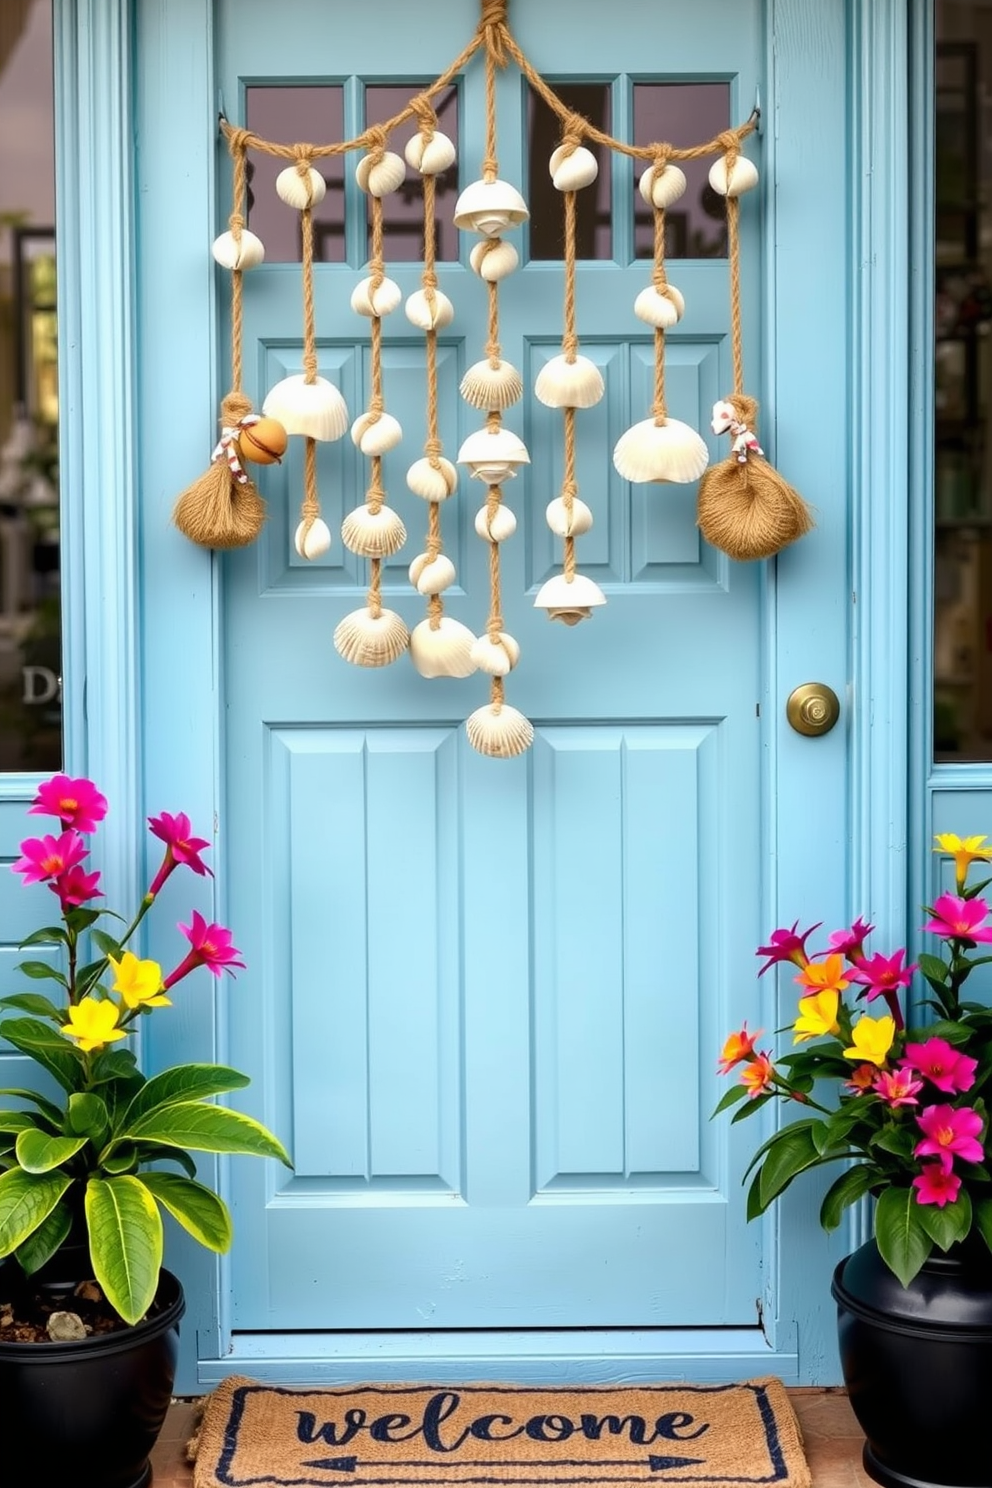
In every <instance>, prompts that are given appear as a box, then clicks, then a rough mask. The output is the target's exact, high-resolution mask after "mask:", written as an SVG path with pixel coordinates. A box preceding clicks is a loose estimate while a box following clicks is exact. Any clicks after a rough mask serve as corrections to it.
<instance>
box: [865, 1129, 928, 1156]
mask: <svg viewBox="0 0 992 1488" xmlns="http://www.w3.org/2000/svg"><path fill="white" fill-rule="evenodd" d="M917 1140H918V1139H917V1138H916V1137H914V1136H913V1133H912V1132H911V1131H910V1130H909V1129H908V1127H905V1126H883V1128H882V1130H881V1131H880V1132H879V1133H878V1134H877V1136H874V1137H872V1139H871V1145H872V1146H873V1147H879V1148H881V1150H882V1151H883V1152H891V1153H893V1155H894V1156H895V1157H906V1158H909V1157H912V1155H913V1148H914V1147H915V1146H916V1142H917Z"/></svg>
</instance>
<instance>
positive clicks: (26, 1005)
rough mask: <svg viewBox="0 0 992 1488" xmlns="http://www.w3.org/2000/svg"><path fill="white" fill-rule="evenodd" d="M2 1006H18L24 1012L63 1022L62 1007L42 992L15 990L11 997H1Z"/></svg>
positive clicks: (55, 1021)
mask: <svg viewBox="0 0 992 1488" xmlns="http://www.w3.org/2000/svg"><path fill="white" fill-rule="evenodd" d="M0 1007H10V1008H17V1009H19V1011H20V1012H22V1013H32V1014H33V1015H34V1016H35V1017H36V1018H51V1020H52V1021H53V1022H54V1023H58V1024H59V1025H60V1026H61V1024H62V1017H63V1013H62V1009H61V1008H58V1007H56V1006H55V1003H54V1002H52V1000H51V998H49V997H42V995H41V993H40V992H14V993H13V994H12V995H11V996H10V997H0Z"/></svg>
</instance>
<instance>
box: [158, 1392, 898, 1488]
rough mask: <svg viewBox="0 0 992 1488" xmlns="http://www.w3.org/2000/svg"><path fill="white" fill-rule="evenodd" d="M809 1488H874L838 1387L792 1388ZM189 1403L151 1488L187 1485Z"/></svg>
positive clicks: (176, 1412) (161, 1448)
mask: <svg viewBox="0 0 992 1488" xmlns="http://www.w3.org/2000/svg"><path fill="white" fill-rule="evenodd" d="M789 1393H790V1395H791V1397H792V1400H793V1403H794V1405H795V1407H796V1414H797V1416H798V1417H799V1424H800V1426H801V1427H802V1432H803V1440H804V1442H805V1446H806V1459H807V1461H808V1462H809V1465H810V1468H811V1470H812V1473H813V1488H875V1485H873V1484H872V1482H871V1479H870V1478H868V1477H867V1476H866V1475H865V1473H864V1471H863V1469H862V1467H861V1446H862V1441H863V1438H862V1436H861V1432H860V1430H859V1429H858V1423H857V1422H856V1421H855V1419H854V1416H853V1415H852V1413H851V1407H850V1406H849V1405H848V1403H847V1396H846V1395H845V1394H844V1391H843V1390H792V1391H790V1392H789ZM191 1409H192V1404H191V1402H190V1401H186V1400H178V1401H176V1402H175V1403H174V1405H173V1406H172V1408H171V1409H170V1411H169V1415H168V1419H167V1420H166V1423H165V1428H164V1430H163V1432H162V1435H161V1436H160V1438H159V1441H158V1445H157V1447H156V1448H155V1451H154V1453H153V1454H152V1463H153V1465H154V1468H155V1481H154V1488H192V1483H193V1471H192V1468H191V1467H190V1465H189V1463H188V1462H187V1461H186V1455H185V1446H186V1438H187V1436H188V1435H189V1419H190V1411H191Z"/></svg>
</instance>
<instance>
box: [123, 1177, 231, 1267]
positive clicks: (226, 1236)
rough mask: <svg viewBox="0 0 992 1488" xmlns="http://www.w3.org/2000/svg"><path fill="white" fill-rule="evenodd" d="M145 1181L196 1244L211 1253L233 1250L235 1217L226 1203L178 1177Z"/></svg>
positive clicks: (143, 1179) (185, 1179)
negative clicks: (232, 1219)
mask: <svg viewBox="0 0 992 1488" xmlns="http://www.w3.org/2000/svg"><path fill="white" fill-rule="evenodd" d="M141 1181H142V1183H143V1184H144V1185H145V1187H146V1188H148V1189H150V1190H151V1192H152V1193H153V1194H154V1195H155V1197H156V1199H158V1201H159V1203H160V1204H163V1205H164V1206H165V1208H166V1209H168V1211H169V1213H170V1214H171V1215H172V1217H173V1219H177V1220H178V1221H179V1223H180V1224H181V1225H182V1227H183V1229H184V1230H187V1231H188V1232H189V1234H191V1235H192V1236H193V1239H194V1240H198V1241H199V1242H200V1244H201V1245H205V1246H206V1247H207V1249H208V1250H216V1251H219V1252H221V1253H223V1252H224V1251H227V1250H230V1248H231V1239H232V1234H233V1231H232V1227H231V1216H230V1214H229V1213H228V1210H227V1205H226V1204H225V1203H224V1201H223V1200H222V1199H219V1198H218V1197H217V1195H216V1194H215V1193H213V1192H212V1191H211V1190H210V1189H209V1188H204V1186H203V1184H202V1183H191V1182H190V1180H189V1179H188V1178H180V1177H179V1175H178V1173H142V1175H141Z"/></svg>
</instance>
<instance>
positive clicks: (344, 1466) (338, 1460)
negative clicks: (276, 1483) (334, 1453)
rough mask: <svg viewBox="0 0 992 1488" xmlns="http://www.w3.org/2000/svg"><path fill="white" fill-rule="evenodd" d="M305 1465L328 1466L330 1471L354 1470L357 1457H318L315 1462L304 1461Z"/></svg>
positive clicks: (303, 1464) (356, 1464)
mask: <svg viewBox="0 0 992 1488" xmlns="http://www.w3.org/2000/svg"><path fill="white" fill-rule="evenodd" d="M302 1466H303V1467H326V1468H327V1469H328V1470H329V1471H330V1472H354V1471H355V1468H356V1467H357V1466H358V1458H357V1457H318V1458H317V1460H316V1461H315V1462H304V1463H302Z"/></svg>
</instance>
